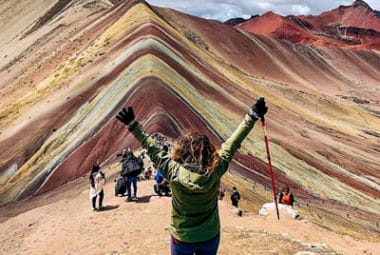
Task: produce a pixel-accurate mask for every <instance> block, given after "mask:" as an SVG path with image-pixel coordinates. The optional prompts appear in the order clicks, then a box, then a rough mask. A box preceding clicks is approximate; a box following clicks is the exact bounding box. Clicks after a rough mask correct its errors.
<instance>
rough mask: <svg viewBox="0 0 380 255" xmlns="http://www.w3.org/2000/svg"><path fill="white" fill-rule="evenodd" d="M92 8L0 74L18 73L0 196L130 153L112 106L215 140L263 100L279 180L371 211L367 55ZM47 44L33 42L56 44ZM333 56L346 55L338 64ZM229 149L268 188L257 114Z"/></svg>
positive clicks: (373, 173) (238, 167) (147, 13)
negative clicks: (49, 50) (49, 51)
mask: <svg viewBox="0 0 380 255" xmlns="http://www.w3.org/2000/svg"><path fill="white" fill-rule="evenodd" d="M78 8H79V10H81V9H80V8H84V7H83V6H82V7H80V6H79V7H78ZM65 10H66V11H65V12H64V13H63V14H62V15H63V18H62V19H60V20H64V21H65V22H66V23H65V24H66V26H68V27H71V26H73V25H72V24H79V23H75V22H82V23H80V24H82V25H83V24H84V22H83V21H79V20H81V19H77V20H76V18H78V17H81V18H83V17H82V16H80V15H79V16H77V15H76V14H77V13H80V12H74V11H73V12H70V11H69V10H72V9H70V8H68V9H65ZM86 10H87V9H86ZM97 10H98V9H97ZM94 13H95V14H93V15H90V16H89V19H90V18H91V19H92V20H91V22H89V23H86V24H87V26H82V27H80V28H78V26H76V27H77V28H78V30H77V31H76V33H74V34H73V36H74V37H73V38H72V41H71V42H70V43H68V42H67V43H65V47H64V48H63V49H61V51H59V53H56V55H52V56H51V58H49V61H50V62H49V64H48V65H47V66H45V65H44V63H45V61H46V58H41V59H39V58H35V59H33V61H35V62H33V65H32V64H31V63H29V62H28V63H27V64H25V62H27V61H26V60H30V61H31V57H30V56H33V55H34V54H33V53H34V52H37V51H40V50H41V48H40V47H38V46H35V47H31V48H30V49H29V51H28V52H27V53H28V54H25V55H24V56H23V57H21V58H20V60H23V59H25V61H16V62H14V63H8V65H6V66H7V67H6V68H4V70H2V74H6V77H12V75H16V74H17V71H19V73H18V74H21V73H22V75H21V76H22V77H23V79H24V80H25V82H26V83H25V84H24V83H23V82H21V81H20V79H15V80H14V79H13V78H10V79H7V81H8V82H7V83H2V84H1V88H2V94H1V98H4V100H6V101H5V102H7V103H8V104H6V103H4V104H3V105H2V107H1V112H0V118H1V124H0V128H1V134H0V146H1V151H2V153H1V155H0V160H1V161H0V162H1V165H0V171H1V187H0V200H1V203H2V204H4V203H7V202H10V201H12V200H14V199H20V198H25V197H28V196H30V195H33V194H35V193H40V192H44V191H48V190H50V189H52V188H54V187H56V186H58V185H60V184H62V183H65V182H67V181H70V180H73V179H75V178H77V177H79V176H82V175H83V174H85V173H87V172H88V171H89V169H90V167H91V165H92V164H93V163H94V162H96V161H97V160H99V161H100V162H104V163H105V164H106V163H107V162H112V161H115V160H117V159H116V158H115V157H114V155H115V152H116V151H118V150H120V149H122V148H124V147H126V146H132V147H133V148H136V147H137V146H138V144H137V143H136V141H135V140H134V139H133V138H132V137H131V136H130V135H129V134H128V131H127V130H126V129H125V128H124V127H122V126H121V125H120V124H119V123H117V121H116V120H115V118H114V116H115V114H116V113H117V112H118V110H119V109H120V108H121V107H123V106H126V105H133V106H134V108H135V112H136V115H137V119H138V120H139V121H140V122H141V123H142V124H143V125H144V127H146V128H147V129H148V130H149V131H150V132H161V133H163V134H165V135H168V136H170V137H173V138H175V137H177V136H178V135H179V134H180V133H181V132H182V131H183V130H185V129H198V130H202V131H203V132H206V133H207V134H208V135H210V136H211V137H212V140H213V141H214V142H215V143H217V144H220V143H221V142H222V141H223V140H224V139H225V138H227V137H228V136H229V135H230V134H231V132H232V131H233V130H234V128H235V127H236V126H237V125H238V123H239V122H240V121H241V119H242V117H243V116H244V114H245V113H246V112H247V111H248V107H249V106H250V105H251V104H252V103H253V102H254V101H255V100H256V98H257V97H258V96H264V97H265V98H266V100H267V102H268V105H269V107H270V112H269V113H268V116H267V125H268V135H269V139H270V148H271V154H272V163H273V165H274V167H275V175H276V177H277V178H276V181H277V184H278V185H281V184H282V183H289V184H291V186H292V188H293V189H294V190H295V191H297V192H298V193H299V194H303V196H305V197H306V198H308V197H309V198H310V197H315V198H320V199H322V200H326V201H337V202H338V203H341V204H346V205H350V206H353V207H359V208H361V209H363V210H364V211H367V212H369V213H373V214H376V213H378V212H379V211H380V205H379V203H378V202H377V200H376V199H378V198H379V190H380V187H379V179H380V173H379V171H378V169H380V162H379V160H378V158H379V154H380V152H379V149H378V148H379V147H378V145H379V136H380V120H379V117H378V110H379V91H378V89H379V83H378V82H379V81H378V79H379V77H380V73H379V68H378V66H377V65H378V63H379V62H380V61H379V60H380V59H379V55H378V53H376V52H373V51H365V52H350V51H344V50H337V49H331V48H315V47H307V46H302V47H298V46H294V45H292V44H290V43H287V42H283V41H276V40H273V39H271V38H268V37H263V36H260V37H259V36H253V35H248V34H246V33H243V32H242V31H239V30H236V29H234V28H231V27H227V26H225V25H223V24H221V23H218V22H215V21H207V20H204V19H200V18H195V17H191V16H188V15H184V14H180V13H178V12H175V11H171V10H166V9H158V8H153V9H152V8H151V7H150V6H149V5H147V4H146V3H145V2H143V1H126V2H124V3H122V4H120V5H115V6H110V7H107V8H106V7H104V8H102V9H101V12H99V10H98V11H97V12H94ZM96 15H97V16H96ZM67 20H70V21H72V23H69V22H68V21H67ZM74 20H76V21H75V22H74ZM57 22H59V21H57ZM50 24H51V23H50ZM57 24H58V23H57ZM211 31H213V33H211ZM38 32H41V31H40V30H37V31H36V32H34V33H32V34H30V35H28V36H27V37H26V39H23V40H27V38H31V37H30V36H37V35H36V34H35V33H38ZM68 35H69V33H68V34H67V36H68ZM41 36H42V35H41ZM50 36H51V38H56V37H59V36H60V33H52V34H50ZM54 42H56V40H54V39H52V40H49V41H46V42H45V45H44V47H54V46H56V47H58V46H59V43H58V44H54ZM74 46H75V47H74ZM57 49H59V48H57ZM336 55H339V56H340V57H342V58H345V57H347V60H349V59H352V58H354V59H357V60H358V61H355V63H353V64H350V63H346V61H343V60H341V61H342V62H344V63H345V64H344V65H343V64H342V65H341V64H339V62H338V60H337V59H336V58H332V56H336ZM35 65H36V66H40V67H39V68H35ZM350 68H351V69H350ZM8 70H11V71H10V72H9V74H7V72H8ZM20 70H22V71H20ZM350 70H352V72H350ZM360 70H369V71H368V72H361V71H360ZM356 74H357V75H356ZM30 77H33V79H31V78H30ZM30 80H32V83H30ZM359 81H360V82H359ZM23 84H24V85H23ZM28 84H32V85H30V87H29V85H28ZM18 85H20V86H18ZM10 86H13V89H12V90H9V88H10ZM18 91H19V92H18ZM20 91H21V92H22V93H21V92H20ZM8 92H9V93H8ZM354 96H355V99H356V101H355V102H362V103H355V102H353V101H352V100H353V97H354ZM358 100H359V101H358ZM364 100H367V101H364ZM2 102H3V100H2ZM363 102H364V103H363ZM240 153H241V154H239V155H237V157H236V158H237V159H238V161H236V162H234V163H233V164H232V170H234V171H235V172H236V173H241V174H242V173H243V172H244V175H246V176H248V177H250V178H251V179H252V181H257V182H258V183H260V184H261V185H265V184H268V183H269V178H268V177H267V175H268V174H267V169H266V165H265V164H264V163H263V162H265V161H266V153H265V147H264V143H263V141H262V131H261V129H260V125H259V123H257V126H256V127H255V129H254V131H253V132H252V133H251V134H250V135H249V137H248V138H247V139H246V140H245V141H244V143H243V144H242V148H241V150H240ZM248 154H249V156H248ZM252 162H253V163H252ZM250 172H251V173H252V174H250Z"/></svg>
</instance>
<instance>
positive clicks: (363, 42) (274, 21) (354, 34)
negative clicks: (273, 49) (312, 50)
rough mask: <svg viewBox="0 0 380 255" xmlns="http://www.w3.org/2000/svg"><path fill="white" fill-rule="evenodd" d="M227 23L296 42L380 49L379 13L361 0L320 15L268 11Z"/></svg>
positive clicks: (249, 30) (348, 47)
mask: <svg viewBox="0 0 380 255" xmlns="http://www.w3.org/2000/svg"><path fill="white" fill-rule="evenodd" d="M225 23H226V24H229V25H233V26H236V27H237V28H240V29H242V30H244V31H247V32H250V33H253V34H260V35H268V36H271V37H273V38H278V39H284V40H288V41H290V42H293V43H300V44H312V45H316V46H336V47H340V48H347V49H376V50H380V12H379V11H375V10H373V9H372V8H371V7H370V6H369V5H368V4H367V3H366V2H364V1H362V0H356V1H354V2H353V4H352V5H349V6H339V7H338V8H336V9H334V10H331V11H326V12H323V13H321V14H320V15H317V16H312V15H309V16H294V15H289V16H286V17H283V16H281V15H278V14H275V13H273V12H267V13H265V14H263V15H261V16H258V15H256V16H252V17H251V18H249V19H248V20H245V19H243V18H237V19H231V20H228V21H226V22H225Z"/></svg>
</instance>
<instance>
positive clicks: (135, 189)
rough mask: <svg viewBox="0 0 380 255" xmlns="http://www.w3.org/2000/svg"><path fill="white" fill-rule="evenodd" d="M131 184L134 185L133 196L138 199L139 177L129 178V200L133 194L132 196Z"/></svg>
mask: <svg viewBox="0 0 380 255" xmlns="http://www.w3.org/2000/svg"><path fill="white" fill-rule="evenodd" d="M131 184H133V195H134V196H135V197H137V177H136V176H133V177H127V193H128V198H129V199H130V198H131V196H132V194H131Z"/></svg>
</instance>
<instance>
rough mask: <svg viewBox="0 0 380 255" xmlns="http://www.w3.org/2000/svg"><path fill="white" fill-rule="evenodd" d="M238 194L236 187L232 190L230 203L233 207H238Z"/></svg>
mask: <svg viewBox="0 0 380 255" xmlns="http://www.w3.org/2000/svg"><path fill="white" fill-rule="evenodd" d="M239 200H240V193H239V191H237V189H236V187H233V188H232V194H231V203H232V205H233V206H235V207H239Z"/></svg>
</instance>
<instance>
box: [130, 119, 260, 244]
mask: <svg viewBox="0 0 380 255" xmlns="http://www.w3.org/2000/svg"><path fill="white" fill-rule="evenodd" d="M255 121H256V120H255V119H253V118H251V117H250V116H249V115H248V114H247V115H246V116H245V118H244V120H243V121H242V122H241V123H240V125H239V126H238V128H237V129H236V130H235V131H234V132H233V134H232V135H231V136H230V137H229V138H228V139H227V140H226V141H225V142H224V143H223V144H222V146H221V149H220V150H219V151H218V155H219V160H218V165H217V167H216V168H215V171H214V172H213V173H211V174H208V175H202V174H199V173H196V172H193V171H191V168H193V166H191V165H189V164H181V163H178V162H176V161H174V160H172V159H171V158H170V156H169V154H168V153H167V152H165V151H164V150H161V149H160V148H158V146H157V145H156V143H155V141H154V139H153V138H152V137H150V136H149V135H148V134H147V133H145V132H144V131H143V130H142V127H141V126H140V125H137V126H136V127H135V128H133V130H132V133H133V135H134V136H135V137H136V139H137V140H138V141H139V142H140V143H141V145H142V146H143V148H144V149H146V150H147V154H148V155H149V157H150V158H151V160H152V161H153V162H154V163H155V164H156V166H157V168H159V169H160V170H161V171H162V174H163V175H164V176H165V178H166V179H168V180H169V181H170V185H171V189H172V212H171V226H170V232H171V234H172V236H173V237H174V238H175V239H177V240H180V241H182V242H185V243H196V242H203V241H207V240H209V239H211V238H213V237H215V236H216V235H217V234H218V233H219V231H220V220H219V211H218V188H219V184H220V179H221V177H222V176H223V174H224V173H225V172H226V171H227V169H228V164H229V162H230V161H231V159H232V157H233V155H234V153H235V152H236V151H237V150H238V149H239V148H240V144H241V142H242V141H243V140H244V139H245V137H246V136H247V135H248V134H249V132H250V131H251V129H252V128H253V125H254V123H255Z"/></svg>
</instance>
